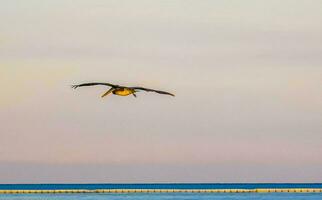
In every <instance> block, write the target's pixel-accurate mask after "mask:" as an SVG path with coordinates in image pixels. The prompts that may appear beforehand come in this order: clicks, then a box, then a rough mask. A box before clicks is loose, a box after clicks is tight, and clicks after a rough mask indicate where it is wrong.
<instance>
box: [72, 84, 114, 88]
mask: <svg viewBox="0 0 322 200" xmlns="http://www.w3.org/2000/svg"><path fill="white" fill-rule="evenodd" d="M95 85H105V86H110V87H118V85H114V84H111V83H83V84H79V85H72V88H74V89H76V88H78V87H84V86H95Z"/></svg>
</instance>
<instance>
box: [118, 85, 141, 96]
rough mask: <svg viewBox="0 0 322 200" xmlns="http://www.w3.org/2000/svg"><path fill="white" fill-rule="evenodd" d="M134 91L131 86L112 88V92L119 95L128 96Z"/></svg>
mask: <svg viewBox="0 0 322 200" xmlns="http://www.w3.org/2000/svg"><path fill="white" fill-rule="evenodd" d="M135 92H136V91H135V90H134V89H131V88H124V87H123V88H116V89H115V90H113V94H115V95H119V96H128V95H130V94H134V93H135Z"/></svg>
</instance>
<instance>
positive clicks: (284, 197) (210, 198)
mask: <svg viewBox="0 0 322 200" xmlns="http://www.w3.org/2000/svg"><path fill="white" fill-rule="evenodd" d="M256 188H257V189H258V188H322V183H310V184H305V183H296V184H289V183H282V184H272V183H260V184H257V183H249V184H237V183H232V184H228V183H227V184H226V183H225V184H208V183H207V184H203V183H199V184H0V190H55V189H56V190H57V189H256ZM24 199H25V200H76V199H77V200H105V199H108V200H170V199H174V200H176V199H178V200H197V199H198V200H255V199H256V200H322V193H131V194H127V193H124V194H110V193H108V194H107V193H105V194H96V193H93V194H0V200H24Z"/></svg>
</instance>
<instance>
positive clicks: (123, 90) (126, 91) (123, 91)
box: [72, 83, 174, 97]
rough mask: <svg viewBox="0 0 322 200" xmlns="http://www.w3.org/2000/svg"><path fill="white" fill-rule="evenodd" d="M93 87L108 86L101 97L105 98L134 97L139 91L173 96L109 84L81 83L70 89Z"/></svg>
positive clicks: (142, 88) (140, 88) (159, 91)
mask: <svg viewBox="0 0 322 200" xmlns="http://www.w3.org/2000/svg"><path fill="white" fill-rule="evenodd" d="M95 85H104V86H109V87H111V88H110V89H109V90H108V91H106V92H105V93H104V94H103V95H102V97H105V96H107V95H109V94H110V93H112V94H114V95H118V96H128V95H131V94H132V95H133V96H135V97H136V94H135V93H136V92H139V91H140V90H142V91H146V92H156V93H159V94H165V95H171V96H174V95H173V94H171V93H169V92H165V91H161V90H153V89H149V88H144V87H126V86H120V85H114V84H110V83H83V84H80V85H73V86H72V88H74V89H76V88H78V87H84V86H95Z"/></svg>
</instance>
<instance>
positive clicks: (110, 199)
mask: <svg viewBox="0 0 322 200" xmlns="http://www.w3.org/2000/svg"><path fill="white" fill-rule="evenodd" d="M170 199H174V200H176V199H177V200H322V194H321V193H316V194H313V193H312V194H310V193H309V194H294V193H293V194H291V193H274V194H272V193H270V194H254V193H253V194H184V193H172V194H51V195H49V194H18V195H0V200H170Z"/></svg>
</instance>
